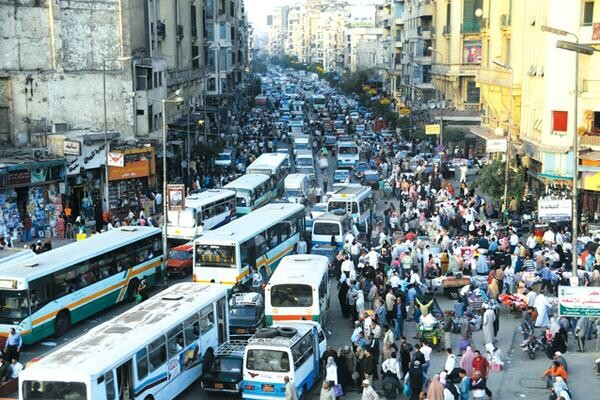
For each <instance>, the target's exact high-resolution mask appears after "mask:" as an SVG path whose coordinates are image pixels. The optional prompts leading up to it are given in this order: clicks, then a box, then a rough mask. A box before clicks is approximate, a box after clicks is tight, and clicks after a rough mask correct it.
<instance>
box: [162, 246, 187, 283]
mask: <svg viewBox="0 0 600 400" xmlns="http://www.w3.org/2000/svg"><path fill="white" fill-rule="evenodd" d="M193 257H194V246H193V245H192V244H191V243H186V244H182V245H181V246H177V247H174V248H172V249H171V251H169V256H168V258H167V274H168V275H169V276H179V277H184V276H186V275H187V274H188V273H191V272H192V266H193Z"/></svg>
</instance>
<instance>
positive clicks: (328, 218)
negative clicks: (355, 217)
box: [310, 209, 352, 249]
mask: <svg viewBox="0 0 600 400" xmlns="http://www.w3.org/2000/svg"><path fill="white" fill-rule="evenodd" d="M351 232H352V217H351V216H350V214H348V213H347V212H346V210H345V209H338V210H334V211H332V212H328V213H325V214H322V215H320V216H318V217H317V218H315V220H314V221H313V226H312V232H311V241H310V243H311V247H312V248H313V249H314V248H316V247H319V246H326V245H329V244H331V242H332V238H335V244H336V245H337V248H338V249H341V248H343V247H344V238H345V237H346V235H347V234H348V233H351Z"/></svg>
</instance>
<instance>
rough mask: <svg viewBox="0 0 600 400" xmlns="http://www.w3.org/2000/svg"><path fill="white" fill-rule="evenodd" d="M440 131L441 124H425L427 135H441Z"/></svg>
mask: <svg viewBox="0 0 600 400" xmlns="http://www.w3.org/2000/svg"><path fill="white" fill-rule="evenodd" d="M440 131H441V127H440V125H439V124H433V125H425V134H426V135H439V134H440Z"/></svg>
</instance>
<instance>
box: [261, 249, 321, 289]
mask: <svg viewBox="0 0 600 400" xmlns="http://www.w3.org/2000/svg"><path fill="white" fill-rule="evenodd" d="M328 267H329V259H328V258H327V257H325V256H317V255H314V254H296V255H292V256H285V257H283V258H282V259H281V262H280V263H279V265H278V266H277V269H276V270H275V272H273V275H271V277H270V278H269V283H267V288H270V287H272V286H275V285H279V284H284V283H290V284H307V285H313V286H316V287H319V285H320V284H321V281H322V280H323V274H326V273H327V271H328Z"/></svg>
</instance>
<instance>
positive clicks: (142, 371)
mask: <svg viewBox="0 0 600 400" xmlns="http://www.w3.org/2000/svg"><path fill="white" fill-rule="evenodd" d="M135 366H136V369H137V376H138V381H141V380H142V379H144V378H145V377H146V376H147V375H148V352H147V351H146V348H145V347H144V348H143V349H141V350H140V351H138V352H137V353H136V355H135Z"/></svg>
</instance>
